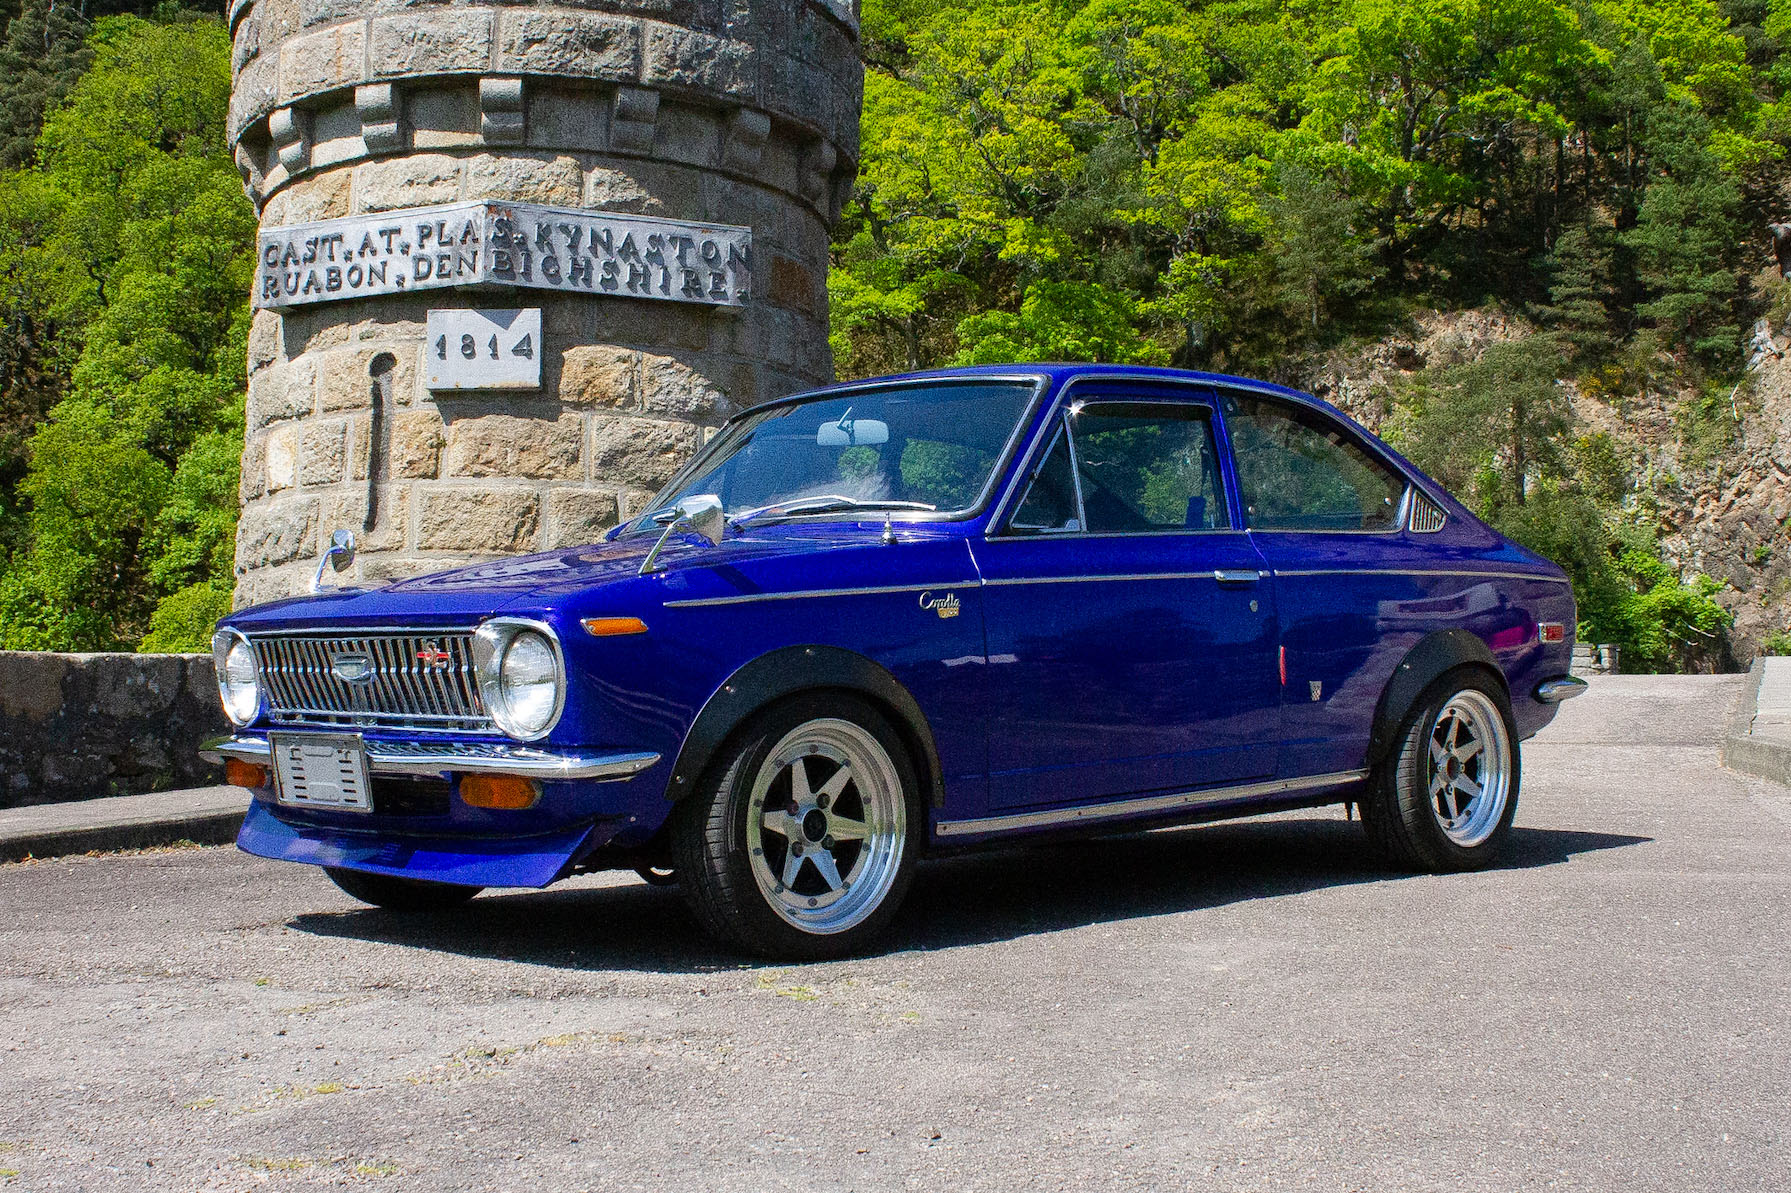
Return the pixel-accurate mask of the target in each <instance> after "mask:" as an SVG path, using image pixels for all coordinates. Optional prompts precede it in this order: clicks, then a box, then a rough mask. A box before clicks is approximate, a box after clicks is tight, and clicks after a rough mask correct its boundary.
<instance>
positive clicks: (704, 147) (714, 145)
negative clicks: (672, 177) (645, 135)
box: [653, 104, 725, 168]
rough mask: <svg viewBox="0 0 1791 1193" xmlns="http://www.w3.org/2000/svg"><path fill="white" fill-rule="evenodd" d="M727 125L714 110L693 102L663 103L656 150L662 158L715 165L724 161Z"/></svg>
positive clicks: (654, 140) (656, 135) (700, 164)
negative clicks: (722, 155) (723, 151)
mask: <svg viewBox="0 0 1791 1193" xmlns="http://www.w3.org/2000/svg"><path fill="white" fill-rule="evenodd" d="M724 131H725V130H724V126H723V124H722V122H721V121H719V120H717V119H716V116H715V113H714V112H711V111H709V110H707V109H705V108H698V107H695V106H692V105H690V104H661V105H660V106H659V123H658V125H657V126H656V127H655V129H654V132H653V153H654V155H655V156H656V157H658V158H660V159H661V160H662V161H667V162H682V163H685V164H688V165H692V166H700V167H704V168H713V167H714V166H715V165H716V164H717V163H719V162H720V161H721V143H722V137H723V135H724Z"/></svg>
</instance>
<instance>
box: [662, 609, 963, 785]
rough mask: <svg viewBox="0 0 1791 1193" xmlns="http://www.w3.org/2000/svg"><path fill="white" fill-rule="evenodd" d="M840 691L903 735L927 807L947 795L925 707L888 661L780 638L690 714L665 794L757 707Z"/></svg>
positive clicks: (703, 765)
mask: <svg viewBox="0 0 1791 1193" xmlns="http://www.w3.org/2000/svg"><path fill="white" fill-rule="evenodd" d="M829 690H834V691H843V692H851V693H853V694H854V695H857V696H860V697H863V698H865V699H867V700H869V701H871V702H872V703H873V704H874V705H876V706H877V708H878V709H879V710H880V711H882V712H883V713H884V715H885V716H887V717H888V718H889V721H890V724H892V725H893V726H894V727H895V730H896V732H897V733H899V734H900V735H901V737H902V744H903V745H904V746H906V747H907V749H908V753H909V756H910V757H911V758H912V759H913V761H914V769H915V771H916V773H917V774H918V775H919V776H920V781H921V785H922V787H923V788H924V790H923V791H922V793H921V794H922V795H923V796H924V798H925V799H926V801H927V803H928V804H929V805H930V806H932V807H935V808H937V807H939V806H941V805H942V804H943V803H944V800H945V778H944V775H943V773H942V772H941V770H940V766H939V749H938V745H937V744H936V743H935V741H934V740H933V730H932V728H931V727H930V726H929V725H928V724H927V718H926V714H925V713H923V712H922V711H921V708H920V704H919V703H918V702H917V701H916V700H915V699H914V696H913V694H912V693H910V692H909V691H908V689H907V688H906V687H904V686H902V682H901V681H900V680H898V679H897V678H896V677H895V676H894V675H893V674H891V673H890V671H889V669H888V668H886V667H884V666H883V665H881V664H880V663H878V662H876V661H875V660H874V659H869V658H866V657H865V656H864V655H861V654H858V653H856V652H855V651H850V650H846V649H844V648H842V647H838V646H818V645H816V646H785V647H781V648H779V649H777V650H774V651H771V652H769V653H767V654H762V655H760V656H759V657H758V658H756V659H753V660H752V661H751V662H749V663H746V664H744V665H743V666H741V667H740V668H739V669H738V670H736V671H735V672H734V673H733V674H732V675H730V676H728V678H727V679H725V680H723V681H722V684H721V686H720V687H718V688H717V689H716V690H715V692H714V694H713V695H711V696H710V697H709V699H708V701H707V702H706V703H705V704H704V705H703V707H702V709H701V710H700V711H699V712H698V713H697V716H696V719H695V720H694V721H692V722H691V726H690V730H689V732H687V733H686V734H685V735H684V743H683V745H681V746H680V747H679V749H678V758H677V761H676V762H675V763H673V765H672V776H671V779H670V781H669V782H668V783H667V784H666V798H667V799H669V800H671V801H673V802H676V801H678V800H681V799H683V798H684V797H685V796H687V795H689V794H690V793H691V792H693V791H695V790H696V789H697V787H698V786H699V781H700V780H701V778H702V777H703V775H704V773H705V772H706V771H707V770H708V769H709V767H710V766H711V764H713V763H714V761H715V759H716V758H717V756H718V755H720V754H721V752H722V749H723V747H724V746H726V745H727V743H728V740H729V739H730V738H731V737H733V736H734V735H735V734H736V733H738V732H739V731H740V729H741V728H742V727H743V726H744V725H745V724H746V723H747V722H748V721H750V720H751V719H752V718H753V717H754V716H756V715H757V714H758V713H759V712H760V711H761V710H763V709H765V708H767V707H768V706H770V705H772V704H775V703H776V702H777V701H779V700H783V699H786V698H788V697H790V696H796V695H800V694H802V693H805V692H819V691H829Z"/></svg>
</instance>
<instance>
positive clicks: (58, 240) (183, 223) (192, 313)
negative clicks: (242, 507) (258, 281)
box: [0, 13, 255, 650]
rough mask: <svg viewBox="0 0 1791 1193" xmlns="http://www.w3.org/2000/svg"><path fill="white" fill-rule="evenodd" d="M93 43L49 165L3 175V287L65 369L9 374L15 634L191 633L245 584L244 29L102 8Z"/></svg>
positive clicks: (28, 640)
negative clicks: (234, 136)
mask: <svg viewBox="0 0 1791 1193" xmlns="http://www.w3.org/2000/svg"><path fill="white" fill-rule="evenodd" d="M88 48H89V49H90V51H91V53H92V59H93V64H92V66H91V68H90V69H88V70H87V72H86V73H85V74H84V75H82V76H81V78H80V81H79V82H78V83H77V84H75V85H74V87H73V88H72V89H71V90H70V91H69V92H68V95H67V97H66V100H65V101H64V102H63V103H62V104H61V106H59V107H57V108H56V109H55V110H54V111H52V112H50V113H49V115H48V116H47V118H46V119H45V121H44V125H43V131H42V135H41V136H40V137H39V138H38V141H37V147H36V164H35V165H34V166H32V167H31V168H29V169H26V170H22V171H17V172H14V173H12V174H7V175H0V199H11V200H16V202H14V203H0V209H3V210H0V227H3V228H4V229H5V230H6V231H7V232H8V233H9V235H8V236H7V237H6V238H5V239H4V240H0V286H4V287H5V289H4V290H3V291H0V297H3V298H4V301H5V302H6V303H7V317H8V320H9V324H10V325H12V326H16V327H19V328H25V329H28V331H27V332H26V333H25V334H26V335H27V336H29V337H30V338H32V339H33V341H34V347H33V349H32V351H31V352H29V353H26V354H23V355H24V356H26V357H28V359H30V360H31V361H32V362H33V363H34V364H35V366H36V367H37V368H38V369H40V370H43V371H45V372H49V373H51V374H52V376H53V378H54V380H53V382H46V381H45V380H44V379H43V378H41V377H39V378H36V379H33V378H31V377H29V376H27V375H26V374H25V372H24V371H23V370H22V369H21V370H18V371H15V372H13V373H12V374H10V375H9V376H8V377H7V381H8V383H9V384H8V388H7V390H6V391H5V392H4V397H5V400H6V402H7V407H6V408H5V414H6V416H7V417H6V418H5V419H4V420H0V452H3V451H4V450H5V447H6V441H5V439H4V438H3V436H4V434H5V432H6V428H8V427H11V428H14V429H13V431H12V433H13V435H14V436H15V442H21V443H22V444H23V445H24V447H25V449H26V451H27V452H28V457H29V464H28V468H27V469H26V470H25V471H24V475H23V476H22V477H20V478H19V479H18V480H17V482H16V484H14V485H11V486H9V493H10V495H11V496H12V498H13V502H12V505H11V514H12V526H11V530H10V534H9V536H8V537H9V538H10V540H11V541H10V543H9V544H8V545H9V546H11V548H12V556H11V562H10V565H9V566H7V568H6V569H5V576H4V579H3V580H0V646H4V647H12V648H35V649H43V648H60V649H85V650H96V649H109V648H115V647H118V646H124V645H129V644H131V643H134V642H137V641H138V640H139V639H142V638H143V637H144V635H145V633H146V632H147V631H149V630H150V629H151V628H152V626H153V627H154V628H155V632H156V634H157V638H156V640H159V641H164V642H168V641H176V640H178V641H181V642H183V643H187V644H189V645H191V644H194V642H195V638H194V634H193V633H190V632H188V630H189V629H190V626H187V622H188V621H190V619H191V617H192V616H194V615H195V611H196V610H202V609H204V608H212V609H216V608H218V607H219V606H218V602H217V599H216V594H217V593H219V592H227V591H228V590H229V588H230V585H231V569H232V542H233V539H234V536H235V511H236V488H237V480H236V477H237V466H238V465H237V460H238V456H239V453H240V451H241V442H242V390H243V385H244V369H245V355H246V341H247V332H248V307H247V302H246V301H245V297H246V295H247V293H248V286H249V281H250V278H251V276H252V273H253V255H252V254H253V250H252V244H253V237H254V230H255V218H254V214H253V212H252V211H251V210H250V208H249V205H248V203H247V202H246V201H245V200H244V198H243V196H242V191H241V184H240V181H239V179H238V178H237V176H236V171H235V168H234V166H233V164H232V162H231V160H230V156H229V153H228V151H227V149H226V147H225V143H224V135H223V133H224V114H225V109H226V107H227V104H228V100H229V90H230V67H229V54H230V47H229V40H228V38H227V37H226V35H225V33H224V30H223V27H222V25H221V23H220V22H218V21H216V20H210V19H195V18H192V17H191V16H189V15H181V14H178V13H174V14H170V15H169V16H168V17H167V18H166V19H164V20H161V21H156V22H150V21H143V20H139V19H136V18H132V17H117V18H108V19H105V20H101V21H99V22H98V23H97V24H96V25H95V26H94V30H93V33H92V36H91V38H90V39H89V42H88ZM15 359H17V358H15ZM33 403H35V407H34V406H33ZM5 467H6V463H5V459H4V458H3V457H0V469H4V468H5ZM13 467H15V468H17V467H18V462H16V458H15V463H14V465H13ZM6 513H7V511H6V509H5V508H0V518H4V517H5V515H6ZM201 590H203V591H201ZM208 593H209V594H210V595H209V596H207V595H206V594H208ZM164 599H166V600H167V601H168V602H170V604H169V606H168V610H167V612H166V614H165V615H164V614H162V613H161V612H160V611H159V610H158V605H159V604H160V603H161V602H162V601H163V600H164ZM206 601H210V604H206ZM182 627H185V628H182Z"/></svg>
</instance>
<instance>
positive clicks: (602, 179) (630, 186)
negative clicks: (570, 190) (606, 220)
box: [584, 166, 664, 215]
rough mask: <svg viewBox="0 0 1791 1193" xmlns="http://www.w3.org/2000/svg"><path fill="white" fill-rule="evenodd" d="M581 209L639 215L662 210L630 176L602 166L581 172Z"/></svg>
mask: <svg viewBox="0 0 1791 1193" xmlns="http://www.w3.org/2000/svg"><path fill="white" fill-rule="evenodd" d="M584 205H585V206H586V207H594V208H599V209H601V210H604V211H633V212H637V213H640V214H643V215H646V214H652V213H654V212H657V211H658V210H659V209H660V208H661V207H663V206H664V204H662V203H661V202H660V201H659V199H658V198H657V197H655V196H654V195H653V194H652V193H650V192H649V191H648V190H647V188H646V187H644V186H642V185H641V184H640V183H639V182H638V181H637V180H636V179H635V178H634V177H633V176H631V175H629V174H625V173H623V172H622V171H621V170H612V169H609V168H608V167H606V166H593V167H592V168H591V169H589V170H586V171H585V194H584Z"/></svg>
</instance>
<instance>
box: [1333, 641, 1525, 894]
mask: <svg viewBox="0 0 1791 1193" xmlns="http://www.w3.org/2000/svg"><path fill="white" fill-rule="evenodd" d="M1445 710H1450V712H1451V719H1450V720H1449V721H1442V720H1441V718H1443V715H1444V712H1445ZM1493 713H1496V716H1497V719H1498V722H1499V727H1502V730H1503V733H1502V735H1501V734H1500V733H1498V732H1497V731H1496V729H1495V727H1494V726H1492V725H1491V724H1490V723H1489V724H1486V725H1484V726H1481V728H1482V729H1483V730H1484V731H1485V732H1484V734H1483V736H1484V737H1485V739H1486V740H1485V741H1483V743H1482V749H1484V750H1485V752H1486V754H1487V756H1488V758H1494V757H1496V756H1497V755H1498V753H1499V752H1500V751H1501V749H1502V751H1503V754H1504V757H1505V773H1506V775H1507V781H1506V782H1505V784H1504V788H1505V790H1504V795H1503V802H1502V803H1501V804H1498V805H1496V806H1495V805H1494V804H1492V803H1491V802H1489V803H1488V804H1487V805H1486V806H1485V807H1482V808H1480V809H1478V810H1477V811H1476V810H1474V809H1473V808H1472V800H1471V798H1470V801H1469V804H1467V805H1460V803H1459V801H1460V797H1461V796H1462V794H1463V792H1462V789H1461V788H1459V787H1458V786H1457V784H1459V783H1460V782H1461V781H1462V780H1464V779H1465V780H1466V781H1467V782H1469V783H1473V784H1474V785H1475V786H1481V788H1482V790H1486V787H1485V786H1483V785H1482V784H1481V783H1480V782H1479V780H1480V779H1486V778H1490V776H1491V773H1492V772H1491V771H1489V770H1488V769H1487V767H1488V766H1489V765H1490V763H1476V762H1475V761H1474V760H1470V761H1469V762H1468V763H1466V764H1463V763H1462V762H1461V761H1460V760H1459V758H1457V759H1456V761H1455V762H1454V763H1453V765H1452V766H1451V764H1449V763H1448V762H1447V758H1446V759H1445V762H1444V764H1443V765H1442V766H1440V767H1439V766H1438V764H1437V763H1436V762H1435V761H1434V760H1433V759H1434V755H1433V746H1435V747H1437V748H1442V749H1443V753H1444V754H1445V755H1446V756H1449V755H1453V754H1455V753H1456V751H1453V750H1449V749H1447V748H1445V742H1444V740H1443V739H1444V738H1447V737H1448V735H1449V734H1450V733H1451V728H1450V726H1451V725H1455V726H1456V729H1455V730H1454V732H1456V733H1458V734H1459V733H1460V732H1462V730H1461V729H1460V725H1461V724H1462V723H1463V721H1462V718H1463V717H1464V716H1465V717H1466V718H1467V720H1466V723H1467V724H1470V725H1472V724H1474V723H1476V718H1478V720H1484V721H1488V722H1490V720H1491V717H1490V715H1489V714H1493ZM1468 732H1470V733H1471V732H1472V730H1471V729H1470V730H1468ZM1439 735H1441V736H1439ZM1454 776H1459V777H1454ZM1521 777H1522V765H1521V756H1520V750H1519V748H1518V740H1517V725H1516V722H1515V721H1514V720H1513V719H1512V716H1511V701H1510V698H1509V697H1507V696H1506V694H1505V687H1504V685H1503V684H1501V683H1500V682H1498V680H1496V679H1495V678H1494V677H1493V676H1491V675H1490V674H1488V673H1487V672H1486V671H1484V670H1481V669H1480V668H1477V667H1464V668H1459V669H1457V670H1454V671H1450V672H1448V673H1447V674H1445V675H1443V676H1442V677H1441V678H1439V679H1438V680H1437V681H1436V682H1435V683H1433V684H1432V685H1431V686H1430V687H1429V688H1427V689H1425V691H1424V693H1423V695H1422V696H1420V697H1419V698H1418V700H1417V702H1416V703H1415V704H1414V705H1413V706H1412V711H1411V712H1410V713H1409V714H1407V716H1406V719H1405V721H1404V723H1403V724H1402V725H1401V726H1400V729H1399V735H1398V737H1397V738H1395V741H1394V746H1393V748H1392V750H1390V751H1389V752H1388V754H1387V756H1386V757H1385V758H1383V759H1381V761H1380V762H1379V763H1378V764H1377V765H1376V766H1375V768H1374V772H1373V774H1372V775H1371V776H1370V778H1369V781H1368V791H1367V792H1366V793H1365V794H1364V796H1363V798H1362V827H1363V828H1364V829H1365V830H1366V831H1367V833H1368V838H1369V840H1370V841H1372V842H1373V843H1374V845H1375V847H1376V848H1377V849H1379V851H1380V852H1381V853H1382V854H1383V855H1385V856H1386V857H1387V859H1388V860H1389V861H1391V862H1393V864H1395V865H1396V866H1399V867H1401V868H1402V869H1407V870H1415V871H1420V872H1424V873H1431V874H1440V873H1447V872H1450V871H1459V870H1479V869H1483V868H1485V867H1487V866H1489V865H1491V864H1492V863H1493V861H1494V860H1495V859H1496V858H1497V857H1498V855H1499V850H1500V849H1501V848H1502V847H1503V846H1504V844H1505V840H1506V838H1507V837H1508V836H1509V835H1510V833H1511V822H1512V818H1513V817H1514V816H1516V815H1517V795H1518V785H1519V780H1520V778H1521ZM1437 783H1441V784H1442V785H1443V788H1444V790H1443V791H1442V792H1441V793H1438V792H1437V791H1436V788H1435V784H1437ZM1451 808H1458V810H1459V812H1460V815H1459V817H1458V818H1456V819H1455V820H1454V821H1453V822H1452V824H1453V827H1445V823H1444V821H1445V820H1446V819H1448V814H1449V810H1450V809H1451Z"/></svg>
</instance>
